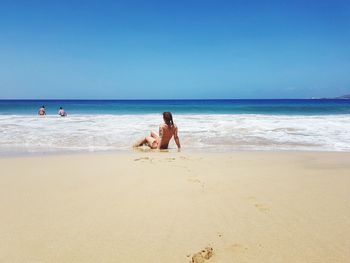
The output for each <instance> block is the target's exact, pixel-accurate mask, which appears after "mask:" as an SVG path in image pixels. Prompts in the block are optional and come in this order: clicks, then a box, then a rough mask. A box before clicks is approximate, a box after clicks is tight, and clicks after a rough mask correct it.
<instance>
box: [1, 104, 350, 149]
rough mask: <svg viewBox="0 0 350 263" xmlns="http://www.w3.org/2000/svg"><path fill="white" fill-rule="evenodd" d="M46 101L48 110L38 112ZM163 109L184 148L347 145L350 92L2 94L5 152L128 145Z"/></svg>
mask: <svg viewBox="0 0 350 263" xmlns="http://www.w3.org/2000/svg"><path fill="white" fill-rule="evenodd" d="M42 105H44V106H45V108H46V111H47V116H45V117H39V116H38V115H37V111H38V109H39V107H40V106H42ZM59 107H63V108H64V109H65V110H66V112H67V113H68V116H67V117H65V118H61V117H59V116H58V114H57V112H58V109H59ZM164 111H171V112H172V113H173V116H174V121H175V123H176V124H177V126H178V127H179V135H180V140H181V144H182V146H183V149H184V150H185V151H186V150H193V151H219V152H221V151H240V150H253V151H255V150H259V151H260V150H262V151H284V150H293V151H299V150H300V151H350V132H349V131H350V100H346V99H183V100H179V99H176V100H72V99H69V100H56V99H50V100H42V99H40V100H32V99H26V100H23V99H21V100H19V99H15V100H12V99H11V100H10V99H2V100H0V155H2V156H7V155H16V154H32V153H33V154H37V153H39V154H41V153H60V152H102V151H111V152H113V151H131V150H132V148H131V145H132V144H133V142H134V141H135V140H137V139H139V138H141V137H144V136H145V135H147V134H149V132H150V130H154V131H157V130H158V126H159V124H160V123H161V122H162V121H163V120H162V115H161V114H162V112H164ZM173 149H175V145H174V143H173V142H172V143H171V144H170V150H173Z"/></svg>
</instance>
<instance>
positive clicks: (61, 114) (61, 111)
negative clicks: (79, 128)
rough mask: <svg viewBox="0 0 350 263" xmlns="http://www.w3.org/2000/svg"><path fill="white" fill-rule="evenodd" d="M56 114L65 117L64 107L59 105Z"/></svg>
mask: <svg viewBox="0 0 350 263" xmlns="http://www.w3.org/2000/svg"><path fill="white" fill-rule="evenodd" d="M58 115H60V116H61V117H66V116H67V113H66V112H65V111H64V109H63V108H62V107H60V109H59V111H58Z"/></svg>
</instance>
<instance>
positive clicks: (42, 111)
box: [38, 105, 46, 116]
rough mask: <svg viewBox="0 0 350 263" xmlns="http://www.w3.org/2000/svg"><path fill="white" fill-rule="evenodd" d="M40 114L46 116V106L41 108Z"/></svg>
mask: <svg viewBox="0 0 350 263" xmlns="http://www.w3.org/2000/svg"><path fill="white" fill-rule="evenodd" d="M38 114H39V115H40V116H44V115H46V109H45V106H44V105H43V106H41V108H40V109H39V110H38Z"/></svg>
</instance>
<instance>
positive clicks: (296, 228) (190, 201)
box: [0, 152, 350, 263]
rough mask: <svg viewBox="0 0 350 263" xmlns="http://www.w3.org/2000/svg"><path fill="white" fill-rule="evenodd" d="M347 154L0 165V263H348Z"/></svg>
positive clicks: (38, 159) (92, 158)
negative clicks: (205, 254)
mask: <svg viewBox="0 0 350 263" xmlns="http://www.w3.org/2000/svg"><path fill="white" fill-rule="evenodd" d="M349 159H350V153H348V152H347V153H343V152H331V153H329V152H288V153H286V152H282V153H281V152H235V153H198V154H196V153H187V152H186V153H185V152H174V153H173V152H172V153H161V152H156V153H153V152H141V153H139V152H133V153H128V154H85V155H59V156H57V155H56V156H35V157H33V156H31V157H19V158H6V159H1V158H0V174H1V176H0V199H1V200H3V202H0V210H1V211H2V216H1V218H0V234H1V236H2V238H1V239H0V261H3V262H28V261H31V262H189V261H190V260H191V258H192V257H193V256H194V255H195V254H196V253H197V252H199V251H201V250H202V249H204V248H205V247H208V246H209V247H211V248H213V256H212V257H211V258H210V259H209V260H206V261H205V262H206V263H210V262H252V263H253V262H291V263H292V262H329V263H331V262H332V263H333V262H344V263H345V262H347V261H348V258H349V257H350V252H349V250H348V247H349V246H350V223H349V220H348V218H349V217H350V205H349V203H348V201H347V200H350V192H349V191H348V185H349V184H350V163H349V162H348V160H349Z"/></svg>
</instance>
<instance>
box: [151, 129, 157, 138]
mask: <svg viewBox="0 0 350 263" xmlns="http://www.w3.org/2000/svg"><path fill="white" fill-rule="evenodd" d="M151 137H153V138H154V139H158V138H159V136H158V134H156V133H155V132H154V131H151Z"/></svg>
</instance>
